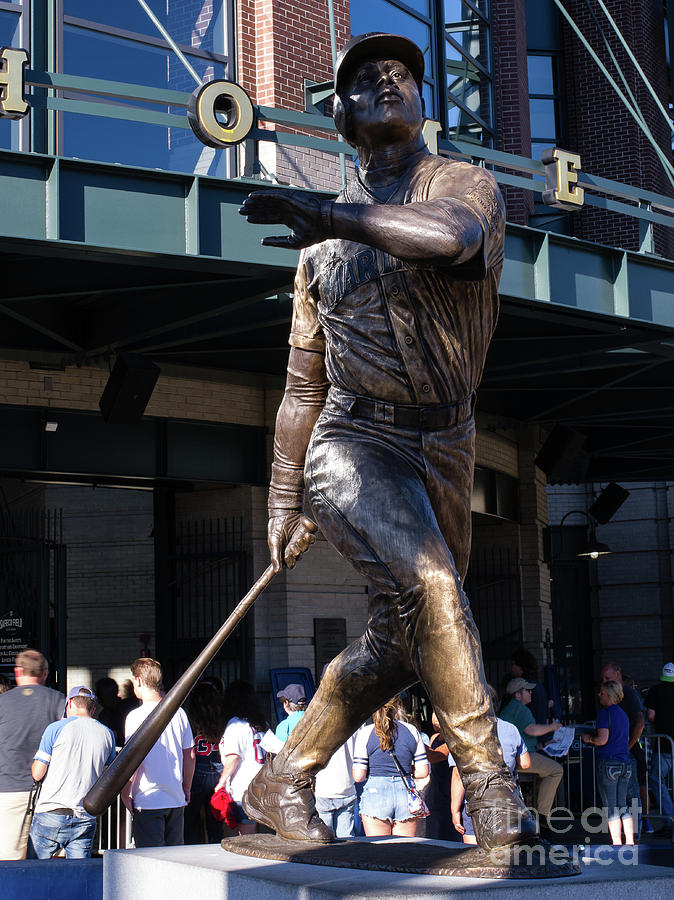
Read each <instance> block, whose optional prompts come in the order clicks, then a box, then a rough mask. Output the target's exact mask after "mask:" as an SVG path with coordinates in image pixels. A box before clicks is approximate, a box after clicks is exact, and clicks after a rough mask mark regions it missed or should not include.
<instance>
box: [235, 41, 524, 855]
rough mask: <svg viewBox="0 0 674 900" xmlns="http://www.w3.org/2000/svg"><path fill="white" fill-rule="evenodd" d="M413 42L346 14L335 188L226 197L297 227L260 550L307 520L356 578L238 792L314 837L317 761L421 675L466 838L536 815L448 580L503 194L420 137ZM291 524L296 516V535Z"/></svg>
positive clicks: (327, 834) (460, 523)
mask: <svg viewBox="0 0 674 900" xmlns="http://www.w3.org/2000/svg"><path fill="white" fill-rule="evenodd" d="M423 73H424V62H423V56H422V54H421V52H420V50H419V49H418V47H417V46H416V45H415V44H413V43H412V42H411V41H409V40H408V39H406V38H403V37H399V36H396V35H389V34H378V33H377V34H368V35H361V36H359V37H357V38H354V39H353V40H352V41H350V42H349V43H348V44H347V45H346V47H345V48H344V49H343V50H342V52H341V53H340V55H339V58H338V61H337V68H336V73H335V107H334V116H335V122H336V124H337V127H338V129H339V131H340V132H341V134H342V135H343V136H344V137H345V139H346V140H347V141H348V142H349V143H351V144H352V145H353V146H355V147H356V148H357V150H358V166H357V169H356V177H355V178H354V179H353V180H351V181H350V182H349V183H348V185H347V186H346V188H345V189H344V190H343V191H342V193H341V194H340V195H339V197H338V198H337V199H336V200H334V201H332V200H321V199H319V198H316V197H312V196H311V195H310V194H307V193H304V192H298V191H290V190H269V191H257V192H255V193H253V194H251V195H250V196H249V197H248V198H247V200H246V201H245V202H244V205H243V207H242V210H241V212H242V214H243V215H245V216H246V217H247V218H248V220H249V221H251V222H255V223H265V224H276V223H283V224H285V225H287V226H288V227H289V228H290V229H291V234H290V235H289V236H286V237H273V238H266V239H265V241H264V243H265V244H267V245H271V246H277V247H292V248H297V249H301V250H302V253H301V256H300V261H299V266H298V269H297V276H296V280H295V295H294V312H293V321H292V329H291V334H290V345H291V350H290V358H289V363H288V377H287V383H286V390H285V395H284V398H283V402H282V403H281V407H280V409H279V413H278V418H277V422H276V433H275V440H274V462H273V466H272V481H271V487H270V491H269V516H270V518H269V546H270V550H271V556H272V562H273V563H274V565H275V566H276V567H277V568H280V567H281V565H282V563H283V562H285V564H286V565H288V566H290V567H292V566H293V565H294V563H295V560H296V558H297V557H298V556H299V555H300V554H301V553H302V552H303V551H304V550H306V549H307V547H308V546H309V544H310V543H311V542H312V541H313V537H312V536H311V534H310V533H309V531H308V530H306V531H302V529H298V530H296V529H297V526H298V523H300V520H301V516H302V512H303V508H304V503H305V501H306V503H307V504H308V506H309V508H310V510H311V512H312V515H313V517H314V518H315V520H316V522H317V523H318V524H319V526H320V528H321V530H322V532H323V534H324V535H325V536H326V538H327V539H328V540H329V541H330V543H332V544H333V546H334V547H335V548H336V549H337V550H338V551H339V552H340V553H341V554H342V555H343V556H344V557H346V558H347V559H348V560H349V561H350V562H351V563H352V564H353V565H354V566H355V567H356V569H357V570H358V571H359V572H360V573H361V574H362V575H363V576H364V577H365V578H366V579H367V581H368V584H369V621H368V625H367V628H366V631H365V634H364V635H363V636H362V637H361V638H359V639H358V640H357V641H355V642H354V643H353V644H351V646H349V647H348V648H347V649H346V650H344V652H343V653H341V654H340V655H339V656H338V657H336V658H335V659H334V660H333V661H332V663H331V664H330V666H329V668H328V670H327V672H326V674H325V676H324V677H323V679H322V681H321V684H320V687H319V689H318V692H317V694H316V696H315V697H314V698H313V700H312V701H311V703H310V705H309V708H308V710H307V712H306V714H305V715H304V717H303V718H302V719H301V720H300V722H299V723H298V724H297V726H296V727H295V729H294V730H293V732H292V733H291V735H290V737H289V738H288V740H287V742H286V744H285V745H284V748H283V750H282V751H281V752H280V753H279V754H278V756H276V757H275V758H273V759H268V760H267V762H266V763H265V766H264V767H263V769H262V770H261V771H260V773H259V774H258V775H257V776H256V778H255V779H254V780H253V781H252V782H251V784H250V787H249V789H248V791H247V793H246V795H245V796H244V800H243V805H244V808H245V810H246V812H247V813H248V814H249V815H250V816H251V817H252V818H254V819H256V820H257V821H259V822H262V823H264V824H265V825H268V826H270V827H271V828H273V829H274V830H275V831H276V832H277V833H278V834H280V835H282V836H284V837H287V838H293V839H299V840H303V839H304V840H314V841H331V840H333V839H334V838H333V835H332V832H331V831H330V829H329V828H328V827H327V826H326V825H324V824H323V823H322V822H321V820H320V819H319V818H318V817H317V815H316V813H315V806H314V798H313V794H312V790H311V785H312V778H313V776H314V775H315V773H316V772H317V771H318V770H320V769H321V768H322V767H323V766H325V765H326V763H327V762H328V760H329V759H330V757H331V755H332V754H333V752H334V751H335V750H336V749H337V747H339V746H340V745H341V744H342V743H343V742H344V741H345V740H346V738H347V737H348V736H349V735H351V734H352V733H353V732H354V731H355V730H356V729H357V728H358V726H359V725H361V724H362V723H363V721H365V719H366V718H367V717H368V716H369V715H371V713H372V712H373V711H374V710H375V709H377V708H378V707H379V706H381V705H382V704H383V703H384V702H385V701H387V700H388V699H389V698H391V697H392V696H393V695H395V694H397V693H398V692H400V691H401V690H403V689H405V688H407V687H408V686H410V685H411V684H413V683H415V682H416V681H421V683H422V684H423V685H424V687H425V688H426V690H427V692H428V695H429V697H430V700H431V703H432V705H433V709H434V710H435V712H436V714H437V716H438V719H439V720H440V724H441V728H442V733H443V735H444V736H445V738H446V740H447V743H448V745H449V747H450V749H451V752H452V754H453V755H454V758H455V759H456V762H457V765H458V767H459V771H460V773H461V778H462V780H463V783H464V785H465V788H466V802H467V807H468V810H469V812H470V814H471V815H472V818H473V823H474V826H475V833H476V836H477V840H478V844H479V845H480V846H481V847H483V848H485V849H491V848H495V847H499V846H503V845H508V844H512V843H515V842H517V841H518V840H520V839H522V838H527V837H532V836H533V835H535V834H536V833H537V824H536V821H535V819H534V817H533V816H532V815H531V813H529V812H528V811H527V810H526V808H525V806H524V803H523V801H522V797H521V794H520V792H519V789H518V787H517V785H516V783H515V781H514V779H513V777H512V775H511V774H510V771H509V769H508V768H507V767H506V766H505V764H504V762H503V756H502V753H501V749H500V746H499V743H498V739H497V736H496V719H495V717H494V713H493V710H492V707H491V703H490V699H489V694H488V692H487V687H486V679H485V675H484V670H483V665H482V655H481V648H480V641H479V637H478V633H477V629H476V627H475V623H474V621H473V617H472V614H471V611H470V607H469V604H468V600H467V598H466V595H465V594H464V592H463V588H462V581H463V578H464V576H465V573H466V569H467V566H468V559H469V553H470V533H471V519H470V505H471V492H472V483H473V463H474V444H475V422H474V419H473V407H474V400H475V390H476V388H477V386H478V384H479V382H480V378H481V375H482V369H483V366H484V361H485V356H486V353H487V348H488V346H489V341H490V339H491V337H492V333H493V331H494V327H495V325H496V319H497V315H498V293H497V288H498V282H499V277H500V274H501V269H502V266H503V246H504V233H505V215H504V206H503V200H502V198H501V194H500V192H499V189H498V187H497V185H496V182H495V181H494V178H493V177H492V176H491V174H490V173H489V172H487V171H485V170H484V169H481V168H478V167H475V166H472V165H470V164H469V163H464V162H457V161H453V160H449V159H445V158H442V157H439V156H434V155H431V154H430V153H429V151H428V149H427V147H426V146H425V144H424V140H423V138H422V134H421V129H422V122H423V111H422V101H421V89H422V83H423ZM298 535H299V537H298Z"/></svg>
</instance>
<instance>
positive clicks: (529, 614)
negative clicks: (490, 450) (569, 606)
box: [518, 428, 553, 663]
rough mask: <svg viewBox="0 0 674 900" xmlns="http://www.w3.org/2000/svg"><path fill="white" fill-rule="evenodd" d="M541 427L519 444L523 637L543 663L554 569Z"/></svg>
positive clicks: (528, 432) (524, 433) (527, 432)
mask: <svg viewBox="0 0 674 900" xmlns="http://www.w3.org/2000/svg"><path fill="white" fill-rule="evenodd" d="M537 432H538V429H536V428H534V429H522V434H521V439H520V443H519V451H518V452H519V455H518V462H519V473H520V515H521V521H520V567H521V584H522V637H523V642H524V645H525V646H526V647H527V648H528V649H529V650H531V652H532V653H533V654H534V656H535V657H536V658H537V659H538V661H539V663H543V662H544V653H543V644H544V641H545V632H546V630H547V629H548V628H549V629H550V635H551V636H552V634H553V626H552V605H551V597H550V569H549V567H548V565H547V563H546V562H545V561H544V559H543V533H544V531H543V530H544V528H545V527H546V526H547V523H548V501H547V496H546V491H545V486H546V479H545V475H544V474H543V472H541V470H540V469H539V468H537V466H536V464H535V463H534V458H535V450H536V446H537V444H536V441H537V437H538V434H537Z"/></svg>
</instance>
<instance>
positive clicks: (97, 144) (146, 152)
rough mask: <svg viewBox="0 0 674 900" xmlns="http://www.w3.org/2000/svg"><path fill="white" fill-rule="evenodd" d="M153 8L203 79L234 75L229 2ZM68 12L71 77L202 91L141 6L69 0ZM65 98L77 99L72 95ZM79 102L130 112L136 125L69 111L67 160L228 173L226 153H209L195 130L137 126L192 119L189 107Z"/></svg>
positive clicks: (178, 2) (193, 0) (174, 2)
mask: <svg viewBox="0 0 674 900" xmlns="http://www.w3.org/2000/svg"><path fill="white" fill-rule="evenodd" d="M149 5H150V7H151V9H152V10H153V12H154V13H155V14H156V15H157V18H158V19H159V20H160V22H161V23H162V24H163V25H164V26H165V28H166V29H167V31H168V33H169V34H170V36H171V37H172V38H173V40H175V41H176V43H177V44H178V45H179V46H180V47H181V49H182V50H183V52H184V53H185V56H186V58H187V60H188V62H189V64H190V65H191V66H192V68H193V69H194V70H195V71H196V73H197V75H198V76H199V78H200V79H201V80H202V81H211V80H213V79H214V78H225V77H227V58H226V56H225V55H224V50H225V47H226V39H227V35H226V34H225V27H224V3H223V2H222V0H213V2H211V0H209V2H204V0H151V2H150V3H149ZM64 14H65V15H64V25H63V71H65V72H67V73H68V74H69V75H81V76H86V77H91V78H99V79H105V80H110V81H122V82H125V83H128V84H135V85H143V86H148V87H151V88H161V89H169V90H175V91H182V92H187V93H189V92H191V91H193V90H194V88H195V86H196V83H195V80H194V77H193V76H192V74H191V73H190V72H189V71H188V69H187V68H186V66H185V65H184V63H183V62H182V60H181V59H180V58H179V57H178V56H177V54H175V53H174V52H173V50H171V49H170V47H169V46H168V44H167V43H166V41H164V39H163V38H162V36H161V34H160V32H159V31H158V29H157V28H156V26H155V25H154V24H153V23H152V21H151V20H150V18H149V17H148V16H147V14H146V13H145V12H144V10H143V9H142V7H141V6H140V5H139V4H138V3H136V2H135V0H133V2H132V0H119V2H115V3H110V2H108V0H64ZM190 51H192V52H190ZM63 95H64V96H66V97H68V96H69V95H68V92H64V93H63ZM72 96H73V97H75V96H77V98H78V99H80V100H85V101H87V102H91V103H105V104H114V105H117V106H120V107H125V108H126V109H128V111H129V118H130V119H131V121H126V120H125V119H113V118H106V117H104V116H93V115H83V114H79V113H78V114H76V113H62V114H61V126H62V127H61V147H60V152H61V153H63V155H65V156H76V157H79V158H85V159H95V160H102V161H105V162H116V163H122V164H127V165H136V166H148V167H152V168H161V169H172V170H176V171H187V172H197V173H199V174H209V175H218V176H225V175H226V174H227V173H226V164H225V158H226V157H225V151H223V150H213V149H212V148H206V147H204V145H203V144H202V143H201V142H200V141H198V140H197V138H196V137H195V136H194V135H193V133H192V131H191V130H190V129H189V128H179V127H162V126H161V125H157V124H152V123H148V122H142V121H134V119H135V118H137V119H140V118H142V114H139V112H140V111H141V110H152V111H154V112H164V113H166V112H170V113H176V114H180V115H181V117H184V115H185V111H184V108H171V107H169V106H167V105H165V104H164V105H160V104H154V103H143V102H140V101H135V100H127V99H124V98H123V97H120V98H114V97H109V96H106V97H101V96H85V95H83V94H81V93H79V94H77V95H75V94H73V95H72ZM184 121H185V125H187V120H186V119H184Z"/></svg>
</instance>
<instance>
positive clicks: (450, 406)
mask: <svg viewBox="0 0 674 900" xmlns="http://www.w3.org/2000/svg"><path fill="white" fill-rule="evenodd" d="M474 405H475V394H470V395H469V396H468V397H464V398H463V400H459V401H458V402H457V403H436V404H432V405H429V406H406V405H402V404H397V403H385V402H384V401H383V400H373V399H372V398H370V397H354V399H353V402H352V403H351V405H350V406H349V412H350V414H351V416H352V418H354V419H368V420H369V421H370V422H375V423H376V424H378V425H395V426H398V427H400V428H419V429H420V430H422V431H434V430H435V429H437V428H450V427H452V426H453V425H461V424H462V423H463V422H466V421H467V420H468V419H470V417H471V416H472V415H473V407H474Z"/></svg>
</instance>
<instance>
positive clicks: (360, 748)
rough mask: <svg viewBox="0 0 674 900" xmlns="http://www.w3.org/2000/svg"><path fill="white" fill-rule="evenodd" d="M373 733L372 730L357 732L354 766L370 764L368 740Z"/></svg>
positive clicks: (362, 729) (366, 729)
mask: <svg viewBox="0 0 674 900" xmlns="http://www.w3.org/2000/svg"><path fill="white" fill-rule="evenodd" d="M371 732H372V729H371V728H361V729H360V730H359V731H358V732H356V742H355V744H354V747H353V764H354V766H365V767H366V768H367V766H368V764H369V757H368V753H367V739H368V738H369V736H370V734H371Z"/></svg>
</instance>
